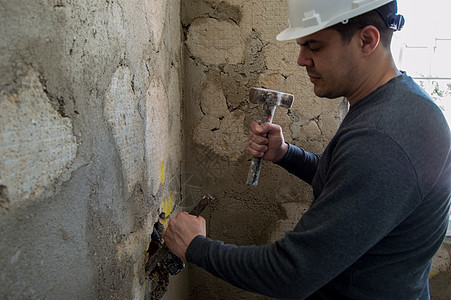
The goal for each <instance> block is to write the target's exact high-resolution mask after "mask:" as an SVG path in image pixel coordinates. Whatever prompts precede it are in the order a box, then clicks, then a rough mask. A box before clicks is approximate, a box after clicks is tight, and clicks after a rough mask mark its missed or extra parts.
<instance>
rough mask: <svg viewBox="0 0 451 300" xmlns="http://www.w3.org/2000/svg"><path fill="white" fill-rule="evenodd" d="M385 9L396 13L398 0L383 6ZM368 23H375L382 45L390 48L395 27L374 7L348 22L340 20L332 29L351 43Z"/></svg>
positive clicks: (345, 41)
mask: <svg viewBox="0 0 451 300" xmlns="http://www.w3.org/2000/svg"><path fill="white" fill-rule="evenodd" d="M382 8H383V10H384V11H389V12H392V13H393V14H396V12H397V11H398V4H397V1H396V0H395V1H392V2H390V3H387V4H385V5H383V6H382ZM368 25H373V26H374V27H376V28H377V29H378V30H379V33H380V35H381V42H382V45H383V46H384V47H385V48H387V49H389V48H390V43H391V39H392V37H393V29H390V28H389V27H388V26H387V24H386V22H385V20H384V19H383V18H382V16H381V15H380V13H379V12H378V11H377V10H376V9H374V10H371V11H369V12H367V13H364V14H362V15H359V16H356V17H354V18H351V19H349V20H348V22H347V23H345V24H344V23H343V22H340V23H338V24H335V25H333V26H331V27H329V28H330V29H334V30H336V31H338V32H339V33H340V35H341V39H342V41H343V43H349V42H350V41H351V39H352V37H353V36H354V34H355V33H356V32H357V31H359V30H360V29H362V28H365V27H366V26H368Z"/></svg>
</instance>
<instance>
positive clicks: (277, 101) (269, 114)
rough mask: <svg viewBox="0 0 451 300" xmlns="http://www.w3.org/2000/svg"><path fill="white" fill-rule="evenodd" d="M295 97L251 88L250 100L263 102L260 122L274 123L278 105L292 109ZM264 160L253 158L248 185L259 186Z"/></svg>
mask: <svg viewBox="0 0 451 300" xmlns="http://www.w3.org/2000/svg"><path fill="white" fill-rule="evenodd" d="M293 98H294V97H293V95H291V94H286V93H282V92H278V91H273V90H268V89H262V88H251V90H250V91H249V100H250V102H251V103H255V104H263V117H262V119H261V121H260V124H262V123H265V122H269V123H272V118H273V116H274V112H275V111H276V107H277V106H282V107H286V108H288V109H290V108H291V105H293ZM262 160H263V159H262V158H261V157H254V158H252V161H251V167H250V169H249V174H248V175H247V181H246V185H248V186H257V184H258V178H259V176H260V170H261V166H262Z"/></svg>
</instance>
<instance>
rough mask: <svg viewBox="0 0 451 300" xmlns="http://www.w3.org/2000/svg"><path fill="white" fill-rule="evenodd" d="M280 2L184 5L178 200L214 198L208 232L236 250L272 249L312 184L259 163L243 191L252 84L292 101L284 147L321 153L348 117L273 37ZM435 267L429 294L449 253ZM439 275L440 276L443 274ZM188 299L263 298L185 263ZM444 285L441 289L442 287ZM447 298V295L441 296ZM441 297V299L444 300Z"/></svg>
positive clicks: (280, 20) (281, 21) (303, 206)
mask: <svg viewBox="0 0 451 300" xmlns="http://www.w3.org/2000/svg"><path fill="white" fill-rule="evenodd" d="M285 7H286V5H285V0H262V1H241V0H224V1H220V0H186V1H182V24H183V28H184V39H185V40H184V55H183V58H184V76H185V77H184V86H183V91H184V104H185V105H184V110H185V111H184V115H185V119H184V128H185V134H186V144H185V149H186V152H185V157H186V159H185V168H184V172H183V175H184V178H185V181H186V182H189V183H190V184H187V185H185V186H184V191H186V193H185V194H189V192H190V191H192V190H194V191H196V190H208V191H210V192H211V193H213V194H214V195H215V196H217V198H218V201H217V202H216V203H215V204H213V205H212V207H211V209H210V210H209V211H208V213H206V214H205V216H206V218H207V221H208V235H209V236H210V237H211V238H213V239H219V240H223V241H225V242H226V243H232V244H237V245H251V244H254V245H260V244H265V243H270V242H273V241H275V240H277V239H279V238H282V237H283V236H284V233H285V232H286V231H288V230H291V229H292V228H293V227H294V226H295V224H296V223H297V221H298V220H299V218H300V216H301V215H302V214H303V213H304V212H305V211H306V210H307V209H308V207H309V205H310V202H311V200H312V193H311V189H310V187H309V186H307V185H306V184H304V183H302V182H300V180H298V179H297V178H295V177H293V176H292V175H290V174H288V173H287V172H286V171H284V170H282V169H281V168H279V167H277V166H275V165H273V164H271V163H265V162H264V163H263V168H262V173H261V177H260V182H259V186H258V187H257V188H249V187H246V186H245V181H246V177H247V173H248V170H249V164H250V161H249V159H250V157H249V155H248V154H247V150H246V148H247V135H248V132H249V124H250V123H251V121H254V120H258V119H260V117H261V112H262V107H261V106H257V105H254V104H250V103H249V100H248V91H249V88H251V87H254V86H255V87H264V88H269V89H275V90H280V91H284V92H288V93H292V94H294V95H295V101H294V105H293V108H292V109H291V110H289V111H287V110H286V109H283V108H279V109H277V111H276V114H275V117H274V122H275V123H278V124H280V125H281V126H282V127H283V130H284V134H285V138H286V140H287V141H288V142H290V143H293V144H295V145H299V146H303V147H305V148H306V149H308V150H309V151H313V152H321V151H322V150H323V149H324V148H325V146H326V145H327V143H328V141H329V140H330V139H331V137H332V136H333V134H334V133H335V131H336V129H337V128H338V125H339V123H340V120H341V119H342V118H343V116H344V115H345V113H346V109H347V107H346V104H345V103H342V101H341V99H337V100H328V99H319V98H317V97H316V96H315V95H314V94H313V87H312V85H311V83H310V82H309V79H308V77H307V76H306V74H305V71H304V70H303V69H301V68H300V67H299V66H297V64H296V59H297V54H298V46H297V45H296V44H295V42H294V41H291V42H278V41H276V40H275V36H276V35H277V33H278V32H280V31H281V30H282V29H284V28H285V26H286V24H287V21H286V20H287V16H286V8H285ZM447 249H448V248H446V247H442V249H441V251H440V252H439V253H438V255H437V256H436V258H435V261H434V269H433V272H435V273H434V275H435V274H437V273H438V275H437V276H436V277H434V280H435V281H436V282H437V284H436V290H434V291H433V293H434V294H435V295H446V288H447V287H446V286H444V288H440V287H439V285H440V282H439V280H442V281H443V279H441V278H444V282H446V280H447V279H446V278H449V277H442V275H443V272H444V271H445V270H449V254H448V253H449V252H448V251H449V250H447ZM440 272H441V273H440ZM190 287H191V294H190V298H189V299H260V298H264V297H260V296H256V295H253V294H249V293H246V292H243V291H241V290H238V289H236V288H234V287H232V286H230V285H229V284H227V283H224V282H222V281H221V280H218V279H215V278H213V277H212V276H211V275H209V274H208V273H206V272H204V271H203V270H200V269H199V268H196V267H195V266H192V269H191V277H190ZM442 287H443V285H442ZM448 295H449V292H448ZM445 297H446V296H445Z"/></svg>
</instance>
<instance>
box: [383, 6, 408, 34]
mask: <svg viewBox="0 0 451 300" xmlns="http://www.w3.org/2000/svg"><path fill="white" fill-rule="evenodd" d="M376 11H377V13H378V14H379V15H380V16H381V18H382V20H384V22H385V24H386V25H387V27H388V28H390V29H392V30H394V31H399V30H401V28H402V27H403V26H404V23H405V19H404V16H403V15H399V14H397V13H395V12H392V11H390V9H389V8H388V7H387V6H386V5H384V6H381V7H379V8H376Z"/></svg>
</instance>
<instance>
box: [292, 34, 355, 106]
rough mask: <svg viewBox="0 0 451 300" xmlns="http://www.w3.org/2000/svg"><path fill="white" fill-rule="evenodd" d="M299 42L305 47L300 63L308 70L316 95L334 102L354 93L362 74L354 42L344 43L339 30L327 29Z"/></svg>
mask: <svg viewBox="0 0 451 300" xmlns="http://www.w3.org/2000/svg"><path fill="white" fill-rule="evenodd" d="M296 42H297V43H298V45H299V46H300V48H301V49H300V52H299V57H298V61H297V63H298V65H299V66H302V67H305V68H306V71H307V74H308V76H309V77H310V81H311V82H312V83H313V84H314V92H315V95H317V96H319V97H326V98H331V99H332V98H337V97H341V96H345V97H347V96H348V95H349V94H350V93H352V92H353V88H354V87H353V85H354V84H355V82H356V80H355V79H356V77H355V76H356V74H357V73H358V72H356V71H357V70H356V56H355V54H356V53H355V47H353V41H351V42H350V43H346V44H344V43H343V42H342V40H341V36H340V34H339V33H338V32H337V31H335V30H332V29H324V30H321V31H319V32H316V33H313V34H311V35H308V36H306V37H303V38H300V39H297V40H296Z"/></svg>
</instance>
